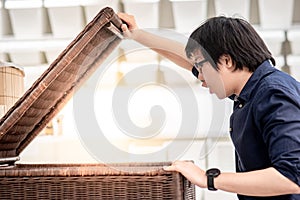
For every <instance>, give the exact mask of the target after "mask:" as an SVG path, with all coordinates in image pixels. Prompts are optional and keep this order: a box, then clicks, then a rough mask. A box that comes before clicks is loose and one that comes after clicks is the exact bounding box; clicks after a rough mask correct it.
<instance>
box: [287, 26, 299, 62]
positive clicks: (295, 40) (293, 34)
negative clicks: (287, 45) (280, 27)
mask: <svg viewBox="0 0 300 200" xmlns="http://www.w3.org/2000/svg"><path fill="white" fill-rule="evenodd" d="M288 39H289V41H290V42H291V48H292V54H294V55H298V56H300V30H299V29H298V30H297V29H292V30H289V31H288Z"/></svg>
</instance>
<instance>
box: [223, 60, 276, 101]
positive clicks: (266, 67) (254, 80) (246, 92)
mask: <svg viewBox="0 0 300 200" xmlns="http://www.w3.org/2000/svg"><path fill="white" fill-rule="evenodd" d="M276 70H277V69H276V68H275V67H273V66H272V65H271V63H270V61H269V60H266V61H264V62H263V63H262V64H261V65H260V66H258V68H257V69H256V70H255V71H254V72H253V74H252V75H251V77H250V78H249V80H248V81H247V83H246V85H245V86H244V88H243V89H242V91H241V94H240V96H237V95H231V96H230V97H229V98H230V99H232V100H234V101H244V102H247V101H249V99H250V98H251V95H252V93H253V91H254V89H255V88H256V86H257V84H258V83H259V82H260V80H262V79H263V78H264V77H265V76H267V75H269V74H270V73H273V72H274V71H276Z"/></svg>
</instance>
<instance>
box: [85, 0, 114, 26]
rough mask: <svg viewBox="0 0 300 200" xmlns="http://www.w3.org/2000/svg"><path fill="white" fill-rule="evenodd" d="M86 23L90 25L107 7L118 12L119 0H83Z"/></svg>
mask: <svg viewBox="0 0 300 200" xmlns="http://www.w3.org/2000/svg"><path fill="white" fill-rule="evenodd" d="M81 5H82V6H83V8H84V14H85V18H86V23H89V22H90V21H91V20H93V18H94V17H95V16H96V15H97V14H98V13H99V11H100V10H101V9H103V8H105V7H111V8H112V9H113V10H114V11H115V12H116V13H117V12H118V0H82V1H81Z"/></svg>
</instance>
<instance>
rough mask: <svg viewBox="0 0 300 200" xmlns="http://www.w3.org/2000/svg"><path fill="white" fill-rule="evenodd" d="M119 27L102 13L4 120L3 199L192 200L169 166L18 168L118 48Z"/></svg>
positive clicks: (0, 139)
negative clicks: (34, 143)
mask: <svg viewBox="0 0 300 200" xmlns="http://www.w3.org/2000/svg"><path fill="white" fill-rule="evenodd" d="M121 24H122V22H121V20H120V19H119V18H118V17H117V15H116V14H115V13H114V11H113V10H112V9H111V8H105V9H103V10H101V11H100V12H99V14H98V15H97V16H96V17H95V18H94V20H92V21H91V22H90V23H89V24H88V25H87V26H86V27H85V29H84V30H83V31H82V32H81V33H80V34H79V35H78V36H77V37H76V38H75V39H74V40H73V41H72V42H71V43H70V45H69V46H68V47H67V48H66V49H65V50H64V51H63V52H62V53H61V54H60V55H59V56H58V58H57V59H56V60H55V61H54V62H53V63H52V64H51V65H50V67H49V68H48V69H47V70H46V71H45V72H44V73H43V74H42V75H41V76H40V78H39V79H38V80H36V82H35V83H34V84H33V86H32V87H31V88H29V89H28V90H27V92H25V94H24V95H23V96H22V97H21V98H20V99H19V100H18V101H17V102H16V103H15V104H14V106H13V107H12V108H11V109H10V110H9V111H8V112H7V113H6V114H5V115H4V116H3V117H2V118H1V119H0V198H1V199H122V200H123V199H134V200H135V199H194V196H195V191H194V190H195V189H194V185H192V184H190V183H189V182H188V181H187V180H186V179H185V178H184V177H183V176H182V175H181V174H179V173H177V172H166V171H164V170H162V166H164V165H169V164H170V163H127V164H125V163H123V164H112V165H110V166H107V165H104V164H90V165H86V164H76V165H66V164H55V165H54V164H51V165H49V164H43V165H26V164H17V165H15V162H16V161H17V160H18V159H19V154H20V153H21V152H22V150H24V148H25V147H26V146H27V145H28V144H29V143H30V142H31V141H32V140H33V139H34V137H35V136H37V135H38V133H39V132H40V131H41V130H42V129H43V128H44V127H45V126H46V125H47V123H48V122H49V121H51V120H52V118H53V117H54V116H55V115H56V114H57V113H58V112H59V111H60V110H61V109H62V107H63V106H64V105H65V104H66V103H67V101H68V100H69V99H70V98H71V97H72V95H73V93H74V92H75V91H76V89H78V88H79V87H80V86H81V85H82V83H83V82H84V81H85V80H86V79H87V78H88V77H89V76H90V75H91V74H92V73H93V72H94V71H95V70H96V68H98V67H99V66H101V64H102V63H103V61H104V60H105V59H106V58H107V56H108V55H109V54H110V53H111V52H112V51H113V50H114V49H115V48H116V47H117V45H118V44H119V43H120V41H121V34H120V32H119V29H120V26H121ZM91 52H92V53H91Z"/></svg>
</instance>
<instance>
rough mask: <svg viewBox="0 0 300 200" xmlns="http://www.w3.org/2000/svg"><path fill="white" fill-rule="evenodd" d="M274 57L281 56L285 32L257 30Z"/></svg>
mask: <svg viewBox="0 0 300 200" xmlns="http://www.w3.org/2000/svg"><path fill="white" fill-rule="evenodd" d="M257 32H258V34H259V35H260V36H261V37H262V39H263V40H264V42H265V43H266V45H267V47H268V49H269V50H270V51H271V53H272V55H273V56H280V55H281V45H282V42H283V41H284V39H285V38H284V32H283V31H281V30H257Z"/></svg>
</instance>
